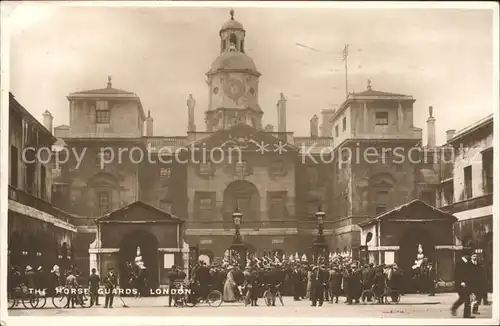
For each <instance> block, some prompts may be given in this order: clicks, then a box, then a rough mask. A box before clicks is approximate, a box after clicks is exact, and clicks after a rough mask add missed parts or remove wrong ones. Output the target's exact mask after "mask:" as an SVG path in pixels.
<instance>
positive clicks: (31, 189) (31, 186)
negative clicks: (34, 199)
mask: <svg viewBox="0 0 500 326" xmlns="http://www.w3.org/2000/svg"><path fill="white" fill-rule="evenodd" d="M25 166H26V170H25V171H26V172H25V173H26V178H25V180H26V191H27V192H28V193H30V194H32V195H34V194H35V191H36V179H35V178H36V164H35V163H27V164H26V165H25Z"/></svg>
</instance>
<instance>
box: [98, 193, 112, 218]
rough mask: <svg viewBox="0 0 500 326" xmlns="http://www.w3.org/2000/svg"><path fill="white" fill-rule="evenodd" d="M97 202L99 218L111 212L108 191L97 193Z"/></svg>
mask: <svg viewBox="0 0 500 326" xmlns="http://www.w3.org/2000/svg"><path fill="white" fill-rule="evenodd" d="M97 202H98V204H99V215H100V216H102V215H106V214H108V213H110V212H111V193H110V192H109V191H98V192H97Z"/></svg>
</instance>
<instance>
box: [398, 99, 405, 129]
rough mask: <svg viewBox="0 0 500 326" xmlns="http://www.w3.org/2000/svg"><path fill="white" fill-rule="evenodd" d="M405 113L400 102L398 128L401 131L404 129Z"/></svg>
mask: <svg viewBox="0 0 500 326" xmlns="http://www.w3.org/2000/svg"><path fill="white" fill-rule="evenodd" d="M404 119H405V117H404V112H403V106H402V105H401V102H398V128H399V130H401V129H402V128H403V122H404Z"/></svg>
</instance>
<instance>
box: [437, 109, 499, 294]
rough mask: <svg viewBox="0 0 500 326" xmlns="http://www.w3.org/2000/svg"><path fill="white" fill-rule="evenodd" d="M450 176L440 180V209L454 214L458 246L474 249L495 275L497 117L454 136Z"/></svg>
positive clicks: (444, 176) (451, 136)
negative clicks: (494, 202) (494, 230)
mask: <svg viewBox="0 0 500 326" xmlns="http://www.w3.org/2000/svg"><path fill="white" fill-rule="evenodd" d="M445 147H446V148H447V149H449V152H450V160H448V162H451V163H448V164H447V166H445V168H446V171H447V172H448V173H446V174H443V177H442V178H440V187H439V189H438V192H437V197H438V198H437V199H438V204H439V206H440V208H441V209H442V210H444V211H447V212H450V213H453V214H454V215H455V216H456V217H457V218H458V222H457V223H456V225H455V236H456V239H455V241H456V244H457V245H458V246H464V247H470V248H472V249H474V250H475V251H476V252H477V253H478V254H480V256H482V259H483V260H484V264H485V266H486V268H487V274H488V281H489V285H490V288H491V287H492V272H493V151H494V146H493V115H490V116H488V117H485V118H484V119H482V120H480V121H478V122H476V123H474V124H472V125H470V126H468V127H466V128H465V129H463V130H461V131H459V132H458V133H455V134H454V135H450V137H449V139H448V142H447V144H445Z"/></svg>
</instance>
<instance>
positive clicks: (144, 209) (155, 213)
mask: <svg viewBox="0 0 500 326" xmlns="http://www.w3.org/2000/svg"><path fill="white" fill-rule="evenodd" d="M110 222H115V223H147V222H151V223H158V222H160V223H161V222H171V223H182V222H183V221H182V220H181V219H180V218H178V217H177V216H175V215H173V214H170V213H168V212H165V211H162V210H160V209H158V208H156V207H153V206H151V205H148V204H146V203H144V202H141V201H136V202H135V203H132V204H130V205H128V206H125V207H122V208H120V209H117V210H115V211H113V212H111V213H109V214H106V215H104V216H101V217H99V218H98V219H97V220H96V223H98V224H99V223H110Z"/></svg>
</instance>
